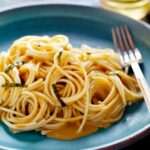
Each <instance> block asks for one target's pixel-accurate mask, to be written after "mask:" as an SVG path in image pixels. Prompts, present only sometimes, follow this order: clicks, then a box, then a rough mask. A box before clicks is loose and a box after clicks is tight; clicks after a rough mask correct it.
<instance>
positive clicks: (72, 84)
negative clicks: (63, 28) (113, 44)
mask: <svg viewBox="0 0 150 150" xmlns="http://www.w3.org/2000/svg"><path fill="white" fill-rule="evenodd" d="M0 95H1V97H0V118H1V120H2V122H3V123H4V124H6V125H7V126H8V127H9V129H10V130H11V131H12V132H13V133H18V132H25V131H31V130H35V131H40V132H41V134H42V135H47V136H49V137H53V138H58V139H65V140H70V139H74V138H78V137H80V136H85V135H87V134H90V133H92V132H96V131H97V130H98V128H101V127H104V128H105V127H109V126H110V125H111V124H112V123H114V122H116V121H118V120H119V119H120V118H121V117H122V115H123V113H124V109H125V106H126V105H127V104H132V103H133V102H135V101H138V100H140V99H141V98H142V96H141V93H140V89H139V87H138V84H137V82H136V80H135V79H134V78H133V77H131V76H129V75H127V74H126V73H125V72H123V70H122V68H121V65H120V62H119V58H118V55H117V54H116V53H115V52H113V51H112V50H110V49H106V50H99V49H95V48H91V47H88V46H86V45H83V46H82V47H81V48H73V47H72V46H71V44H70V43H69V40H68V38H67V37H66V36H63V35H56V36H53V37H51V38H50V37H48V36H43V37H40V36H25V37H22V38H20V39H18V40H16V41H15V42H14V43H13V44H12V46H11V47H10V49H9V50H8V52H2V53H1V54H0Z"/></svg>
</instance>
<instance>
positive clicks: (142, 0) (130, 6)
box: [0, 0, 150, 20]
mask: <svg viewBox="0 0 150 150" xmlns="http://www.w3.org/2000/svg"><path fill="white" fill-rule="evenodd" d="M37 2H43V3H52V4H54V3H61V4H64V3H65V4H77V5H86V6H93V7H102V8H105V9H108V10H111V11H115V12H118V13H121V14H124V15H127V16H129V17H132V18H134V19H137V20H139V19H144V20H145V18H146V20H147V16H149V15H150V11H149V10H150V0H15V1H13V0H0V6H1V7H0V8H2V7H8V6H10V5H16V4H17V5H19V4H22V3H37ZM148 18H149V17H148ZM148 20H149V19H148Z"/></svg>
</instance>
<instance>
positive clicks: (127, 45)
mask: <svg viewBox="0 0 150 150" xmlns="http://www.w3.org/2000/svg"><path fill="white" fill-rule="evenodd" d="M112 37H113V42H114V45H115V48H116V51H117V52H118V53H119V54H120V58H121V62H122V64H123V66H127V65H130V63H131V61H136V62H141V61H142V56H141V54H140V51H139V50H138V49H137V48H136V46H135V43H134V40H133V37H132V36H131V33H130V31H129V28H128V27H127V25H123V26H120V27H114V28H112Z"/></svg>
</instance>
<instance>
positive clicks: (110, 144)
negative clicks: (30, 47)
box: [0, 4, 150, 150]
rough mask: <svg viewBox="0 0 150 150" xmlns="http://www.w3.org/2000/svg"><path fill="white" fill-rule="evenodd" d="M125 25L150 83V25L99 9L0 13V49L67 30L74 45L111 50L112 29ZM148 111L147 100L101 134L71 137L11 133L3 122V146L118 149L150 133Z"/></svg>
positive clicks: (0, 125)
mask: <svg viewBox="0 0 150 150" xmlns="http://www.w3.org/2000/svg"><path fill="white" fill-rule="evenodd" d="M122 24H127V25H129V27H130V28H131V29H132V31H133V35H134V37H135V40H136V43H137V46H138V47H139V49H140V50H141V52H142V54H143V58H144V64H143V71H144V74H145V77H146V79H147V81H148V82H149V83H150V69H149V68H150V61H149V59H150V42H149V41H150V28H149V26H148V25H146V24H144V23H142V22H137V21H134V20H131V19H129V18H127V17H124V16H122V15H118V14H115V13H112V12H109V11H106V10H103V9H100V8H90V7H83V6H74V5H46V4H43V5H42V4H34V5H33V4H32V5H30V6H21V7H13V8H7V9H5V10H3V11H1V12H0V50H1V51H2V50H7V49H8V47H9V46H10V44H11V43H12V42H13V41H14V40H15V39H17V38H19V37H21V36H24V35H50V36H51V35H55V34H65V35H67V36H68V37H69V38H70V42H71V43H72V44H73V46H80V45H81V44H82V43H86V44H88V45H90V46H93V47H98V48H113V43H112V38H111V32H110V29H111V27H112V26H117V25H122ZM149 129H150V114H149V113H148V111H147V108H146V105H145V103H144V101H141V102H139V103H136V104H133V105H132V106H130V107H127V108H126V110H125V114H124V116H123V118H122V119H121V120H120V121H119V122H117V123H116V124H114V125H112V126H111V127H110V128H107V129H104V130H102V131H99V132H97V133H94V134H91V135H89V136H86V137H82V138H79V139H76V140H72V141H63V140H56V139H51V138H47V137H45V136H42V135H40V133H37V132H28V133H19V134H15V135H14V134H12V133H11V132H10V131H9V130H8V128H7V127H6V126H5V125H4V124H3V123H0V147H1V148H6V149H9V148H11V149H22V150H23V149H24V150H25V149H27V150H48V149H49V150H50V149H52V150H54V149H55V150H58V149H61V150H77V149H105V148H120V147H123V146H125V145H127V144H130V143H132V142H133V141H135V140H138V139H140V138H142V137H143V136H145V135H146V134H148V132H149V131H150V130H149Z"/></svg>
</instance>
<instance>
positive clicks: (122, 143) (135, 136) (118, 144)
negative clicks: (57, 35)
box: [0, 1, 150, 150]
mask: <svg viewBox="0 0 150 150" xmlns="http://www.w3.org/2000/svg"><path fill="white" fill-rule="evenodd" d="M48 5H49V7H53V6H58V7H76V8H79V7H81V8H88V9H96V10H99V9H100V10H102V11H106V12H109V13H111V14H113V15H117V16H120V17H123V18H126V19H127V20H132V21H133V22H135V23H137V24H139V25H141V26H142V27H144V28H147V29H148V30H149V31H150V25H149V24H148V23H146V22H143V21H141V20H134V19H132V18H130V17H128V16H124V15H122V14H119V13H116V12H112V11H110V10H106V9H104V8H101V7H93V6H89V5H84V4H81V5H80V4H74V3H73V4H72V3H62V2H59V3H57V2H50V1H49V2H46V1H45V2H37V1H36V2H34V1H33V2H22V3H20V4H11V5H10V6H5V7H3V8H1V9H0V15H1V14H2V13H5V12H9V11H11V10H17V9H26V8H28V7H37V6H48ZM149 134H150V123H149V124H147V125H146V126H144V127H143V128H142V129H140V130H138V131H136V132H134V133H132V134H131V135H129V136H127V137H124V138H122V139H120V140H116V141H114V142H111V143H108V144H104V145H102V146H101V145H100V146H95V147H91V148H87V150H95V149H99V150H108V149H116V148H117V149H119V148H123V147H126V146H128V145H130V144H132V143H135V142H137V141H138V140H140V139H142V138H144V137H145V136H147V135H149ZM0 149H3V150H7V149H11V150H17V148H11V147H9V146H2V145H0Z"/></svg>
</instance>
